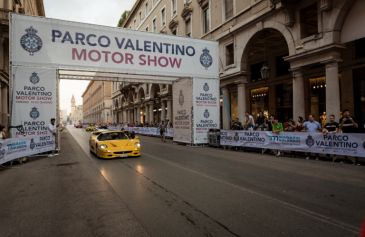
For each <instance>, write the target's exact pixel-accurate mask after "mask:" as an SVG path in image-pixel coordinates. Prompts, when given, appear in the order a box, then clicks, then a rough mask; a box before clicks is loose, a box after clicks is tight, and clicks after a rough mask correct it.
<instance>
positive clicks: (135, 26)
mask: <svg viewBox="0 0 365 237" xmlns="http://www.w3.org/2000/svg"><path fill="white" fill-rule="evenodd" d="M133 27H134V29H136V28H137V20H136V19H134V21H133Z"/></svg>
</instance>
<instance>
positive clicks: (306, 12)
mask: <svg viewBox="0 0 365 237" xmlns="http://www.w3.org/2000/svg"><path fill="white" fill-rule="evenodd" d="M300 33H301V37H302V38H306V37H308V36H311V35H315V34H317V33H318V7H317V3H314V4H312V5H310V6H308V7H306V8H303V9H301V10H300Z"/></svg>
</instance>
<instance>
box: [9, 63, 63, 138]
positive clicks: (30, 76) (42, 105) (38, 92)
mask: <svg viewBox="0 0 365 237" xmlns="http://www.w3.org/2000/svg"><path fill="white" fill-rule="evenodd" d="M12 72H13V76H14V89H13V102H12V116H11V125H13V126H17V125H23V127H24V132H25V133H24V134H22V133H21V132H19V131H17V130H15V129H13V130H12V131H11V132H12V137H14V138H15V137H21V138H22V137H24V136H26V137H34V136H47V135H48V136H51V135H52V134H51V133H50V132H49V131H48V124H49V123H50V119H51V118H56V100H57V98H56V97H57V96H56V70H55V69H41V68H29V67H12Z"/></svg>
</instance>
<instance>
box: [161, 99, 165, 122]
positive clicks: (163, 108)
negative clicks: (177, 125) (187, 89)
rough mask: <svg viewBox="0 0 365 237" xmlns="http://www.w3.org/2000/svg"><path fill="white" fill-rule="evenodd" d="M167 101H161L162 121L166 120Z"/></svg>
mask: <svg viewBox="0 0 365 237" xmlns="http://www.w3.org/2000/svg"><path fill="white" fill-rule="evenodd" d="M165 102H166V101H164V100H163V101H161V122H162V121H166V106H165Z"/></svg>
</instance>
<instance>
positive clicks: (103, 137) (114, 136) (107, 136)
mask: <svg viewBox="0 0 365 237" xmlns="http://www.w3.org/2000/svg"><path fill="white" fill-rule="evenodd" d="M126 139H128V136H127V135H126V134H125V133H123V132H113V133H103V134H100V135H99V137H98V140H99V141H108V140H126Z"/></svg>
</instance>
